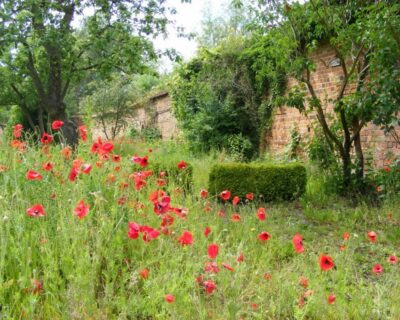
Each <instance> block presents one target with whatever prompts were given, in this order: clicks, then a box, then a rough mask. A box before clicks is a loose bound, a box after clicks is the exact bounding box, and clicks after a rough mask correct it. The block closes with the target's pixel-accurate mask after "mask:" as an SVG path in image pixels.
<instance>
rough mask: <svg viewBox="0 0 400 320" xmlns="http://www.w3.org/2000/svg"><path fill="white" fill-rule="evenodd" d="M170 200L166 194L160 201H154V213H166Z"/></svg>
mask: <svg viewBox="0 0 400 320" xmlns="http://www.w3.org/2000/svg"><path fill="white" fill-rule="evenodd" d="M170 202H171V198H170V197H168V196H164V197H162V198H161V201H154V213H155V214H156V215H161V214H164V213H167V212H168V211H169V210H170V208H171V207H170Z"/></svg>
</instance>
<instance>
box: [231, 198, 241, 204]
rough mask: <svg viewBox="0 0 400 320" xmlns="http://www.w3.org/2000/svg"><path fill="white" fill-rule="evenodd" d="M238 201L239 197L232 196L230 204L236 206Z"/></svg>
mask: <svg viewBox="0 0 400 320" xmlns="http://www.w3.org/2000/svg"><path fill="white" fill-rule="evenodd" d="M239 202H240V198H239V197H238V196H234V197H233V199H232V204H233V205H234V206H236V205H237V204H238V203H239Z"/></svg>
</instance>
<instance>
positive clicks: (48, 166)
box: [42, 162, 54, 171]
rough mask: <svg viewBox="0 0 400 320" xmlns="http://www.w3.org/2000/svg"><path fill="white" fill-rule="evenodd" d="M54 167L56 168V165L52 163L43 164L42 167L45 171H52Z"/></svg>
mask: <svg viewBox="0 0 400 320" xmlns="http://www.w3.org/2000/svg"><path fill="white" fill-rule="evenodd" d="M53 167H54V165H53V164H52V163H51V162H46V163H43V165H42V169H43V170H44V171H50V170H52V169H53Z"/></svg>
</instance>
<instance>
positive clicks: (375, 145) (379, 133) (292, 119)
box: [265, 45, 400, 166]
mask: <svg viewBox="0 0 400 320" xmlns="http://www.w3.org/2000/svg"><path fill="white" fill-rule="evenodd" d="M334 58H335V53H334V52H333V49H331V48H330V47H329V46H328V45H323V46H321V47H320V48H319V49H318V50H316V52H315V53H314V55H313V60H314V61H315V64H316V70H315V72H313V73H312V74H311V82H312V84H313V86H314V89H315V91H316V94H317V95H318V97H319V98H320V99H321V100H322V101H324V102H325V103H324V104H325V105H326V106H327V109H326V110H325V111H327V114H330V115H332V113H331V112H330V111H332V108H333V104H332V100H333V99H334V98H335V97H336V94H337V92H338V91H339V88H340V79H341V77H343V73H342V68H341V67H340V66H336V67H332V66H329V64H330V62H331V61H332V60H333V59H334ZM295 85H297V82H296V81H295V80H294V79H289V81H288V90H289V89H290V88H293V86H295ZM350 89H351V88H350ZM316 121H317V119H316V115H315V113H311V114H309V115H307V116H306V115H303V114H300V112H299V111H298V110H297V109H295V108H289V107H286V106H283V107H280V108H278V109H277V110H276V111H275V113H274V116H273V125H272V128H271V130H270V132H269V133H268V134H267V136H266V139H265V142H266V145H267V150H269V151H271V152H274V153H283V152H285V150H286V146H287V145H288V143H289V142H290V132H291V130H294V129H296V130H297V131H298V132H299V133H300V136H301V141H302V142H305V141H307V140H309V139H310V138H311V137H312V134H313V130H312V124H313V123H316ZM397 131H398V132H399V133H400V128H398V129H397ZM361 141H362V145H363V149H364V153H365V155H366V156H367V157H368V155H371V157H372V160H373V161H374V164H375V165H377V166H383V164H384V160H385V159H386V158H388V157H391V156H400V145H398V144H397V145H396V143H395V140H394V138H393V137H392V136H390V135H388V136H385V135H384V132H383V130H380V128H378V127H377V126H375V125H373V124H369V125H368V126H366V127H365V128H364V129H363V130H362V131H361Z"/></svg>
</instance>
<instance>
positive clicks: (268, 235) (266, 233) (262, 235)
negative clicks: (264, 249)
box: [258, 231, 271, 241]
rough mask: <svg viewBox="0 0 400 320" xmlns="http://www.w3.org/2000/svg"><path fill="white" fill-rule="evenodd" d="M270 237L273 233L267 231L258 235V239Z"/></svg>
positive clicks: (266, 239)
mask: <svg viewBox="0 0 400 320" xmlns="http://www.w3.org/2000/svg"><path fill="white" fill-rule="evenodd" d="M270 238H271V235H270V234H269V233H268V232H266V231H263V232H261V233H260V234H259V235H258V239H260V240H261V241H268V240H269V239H270Z"/></svg>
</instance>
